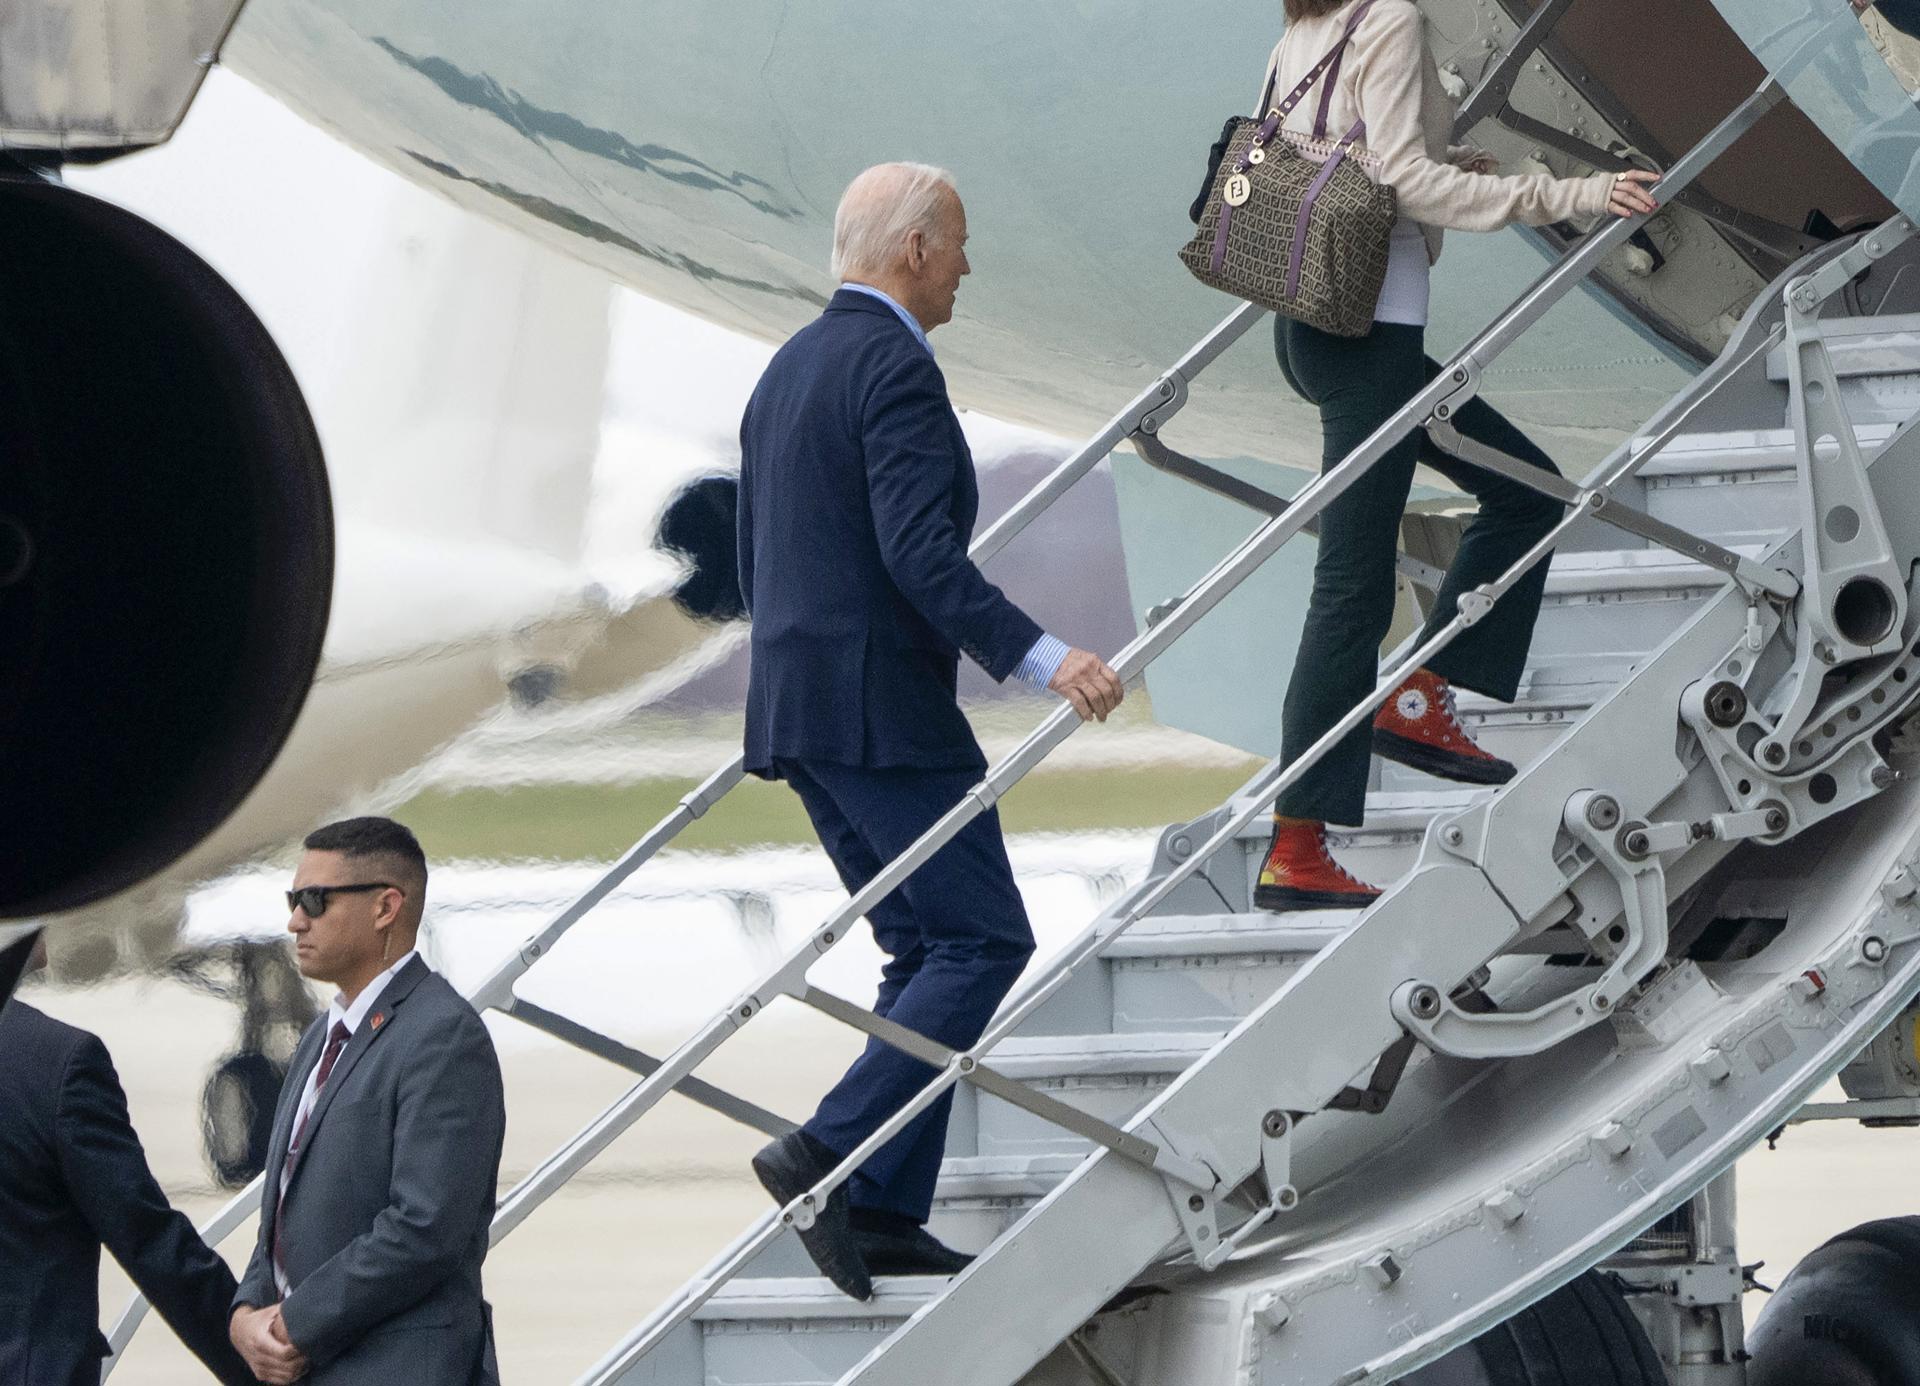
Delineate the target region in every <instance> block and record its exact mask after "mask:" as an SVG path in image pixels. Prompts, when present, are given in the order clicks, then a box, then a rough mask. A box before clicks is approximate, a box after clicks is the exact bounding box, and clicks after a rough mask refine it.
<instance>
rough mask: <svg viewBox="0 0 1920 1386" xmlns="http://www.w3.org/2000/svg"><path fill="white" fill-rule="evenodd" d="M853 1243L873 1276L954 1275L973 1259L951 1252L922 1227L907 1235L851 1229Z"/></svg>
mask: <svg viewBox="0 0 1920 1386" xmlns="http://www.w3.org/2000/svg"><path fill="white" fill-rule="evenodd" d="M853 1244H854V1246H856V1247H857V1248H859V1251H860V1259H861V1260H862V1261H864V1262H865V1263H866V1266H867V1269H868V1270H869V1271H871V1272H873V1273H874V1274H875V1275H958V1274H960V1272H961V1271H963V1270H965V1269H966V1268H967V1267H968V1266H970V1265H972V1264H973V1257H971V1256H969V1255H967V1254H966V1253H965V1252H963V1251H955V1250H954V1249H953V1248H952V1247H950V1246H948V1245H947V1244H946V1243H944V1242H942V1241H940V1240H939V1239H938V1238H937V1237H935V1236H934V1235H933V1234H932V1233H930V1232H928V1231H927V1229H926V1228H924V1227H916V1228H914V1229H913V1231H912V1232H911V1233H900V1232H872V1231H867V1230H864V1229H862V1228H855V1229H854V1232H853Z"/></svg>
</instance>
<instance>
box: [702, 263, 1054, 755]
mask: <svg viewBox="0 0 1920 1386" xmlns="http://www.w3.org/2000/svg"><path fill="white" fill-rule="evenodd" d="M979 510H980V491H979V487H978V485H977V484H976V482H975V480H974V474H973V455H972V453H971V452H969V451H968V449H967V440H966V437H965V435H964V434H962V433H961V431H960V421H959V419H957V418H956V417H955V416H954V412H953V406H952V404H951V403H949V401H948V399H947V382H946V378H945V377H944V376H942V375H941V373H940V368H939V367H938V366H937V365H935V364H934V360H933V357H932V356H931V355H929V354H928V352H927V350H926V348H925V347H923V346H921V345H920V343H919V342H918V341H916V340H915V338H914V335H913V333H912V332H910V331H909V330H908V329H907V325H906V324H905V323H903V322H902V321H900V319H899V317H898V316H897V315H896V314H895V313H894V312H893V310H892V309H891V308H889V307H888V306H887V305H886V304H884V303H882V302H880V301H879V300H878V299H876V298H872V297H870V296H869V295H866V294H860V293H853V292H850V291H848V290H844V289H843V290H841V291H840V292H839V293H837V294H835V295H834V296H833V299H832V301H831V302H829V303H828V304H827V310H826V312H825V313H823V314H822V315H821V316H820V317H819V318H817V319H815V320H814V321H813V322H812V323H810V324H808V325H807V326H806V327H804V328H802V329H801V330H800V331H799V332H798V333H796V334H795V335H794V337H793V339H792V340H791V341H789V342H788V343H787V344H786V345H785V346H783V347H782V348H781V349H780V350H779V351H778V352H777V353H775V355H774V358H773V361H772V363H771V364H770V365H769V366H768V367H767V371H766V374H765V375H763V376H761V378H760V384H759V385H758V386H757V387H756V388H755V390H754V392H753V398H752V399H751V400H750V401H749V402H748V404H747V412H746V417H745V418H744V419H742V421H741V424H740V520H739V524H740V591H741V593H742V595H743V596H744V597H745V599H746V603H747V610H748V613H749V614H750V615H751V616H752V618H753V635H752V652H753V662H752V669H751V672H750V674H749V676H748V682H747V725H746V765H747V769H748V770H750V771H753V772H754V773H756V774H762V775H765V774H768V773H770V772H771V771H772V769H773V762H774V760H775V759H776V758H788V759H793V760H813V761H824V762H826V763H828V764H834V765H856V766H866V767H873V768H882V767H906V766H913V767H921V768H928V769H954V768H979V767H984V766H985V764H986V761H985V759H984V757H982V755H981V754H980V746H979V743H978V742H976V741H975V740H974V738H973V731H972V729H971V728H970V727H968V725H967V720H966V718H965V717H964V716H962V715H961V712H960V706H959V704H958V702H957V701H956V700H955V697H954V680H955V675H956V673H957V672H958V667H959V656H960V654H962V653H964V654H966V655H967V657H968V658H970V659H972V660H973V661H974V662H975V663H977V664H978V665H980V667H981V668H983V669H985V670H986V671H987V673H988V674H990V675H991V676H992V677H993V678H995V679H996V680H1002V681H1004V680H1005V679H1006V678H1007V676H1008V675H1010V674H1011V673H1013V671H1014V670H1015V669H1016V668H1018V667H1019V664H1020V661H1021V660H1022V659H1023V658H1025V656H1026V654H1027V651H1028V650H1030V649H1032V648H1033V644H1034V642H1035V641H1036V640H1038V639H1039V638H1040V636H1041V630H1040V627H1039V626H1038V625H1036V624H1035V623H1034V622H1033V620H1032V619H1031V618H1029V617H1028V616H1027V615H1026V613H1024V612H1023V611H1021V610H1020V609H1019V608H1018V607H1017V606H1015V605H1014V604H1013V603H1012V602H1010V601H1008V600H1007V598H1006V596H1005V595H1004V594H1003V593H1002V592H1001V591H1000V589H999V588H997V587H995V586H994V585H993V584H992V583H990V582H988V581H987V580H986V579H985V578H984V577H982V576H981V575H980V570H979V569H978V568H976V567H975V566H974V564H973V562H972V560H971V559H969V558H968V557H967V544H968V541H969V539H970V538H971V536H972V534H973V524H974V520H975V519H976V518H977V517H978V515H979Z"/></svg>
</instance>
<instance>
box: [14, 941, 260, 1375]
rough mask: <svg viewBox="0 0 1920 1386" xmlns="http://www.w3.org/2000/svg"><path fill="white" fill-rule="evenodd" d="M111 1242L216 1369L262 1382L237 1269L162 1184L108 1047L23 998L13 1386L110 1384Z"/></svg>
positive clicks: (19, 1006) (17, 1081) (17, 1050)
mask: <svg viewBox="0 0 1920 1386" xmlns="http://www.w3.org/2000/svg"><path fill="white" fill-rule="evenodd" d="M34 954H35V955H34V960H33V962H32V963H31V964H30V965H29V966H30V969H32V968H37V967H40V966H44V965H45V962H46V953H45V945H44V943H37V944H36V946H35V950H34ZM102 1243H104V1244H105V1245H106V1248H107V1250H109V1251H111V1252H112V1253H113V1258H114V1260H116V1261H118V1262H119V1263H120V1264H121V1266H123V1267H124V1268H125V1269H126V1272H127V1274H128V1275H129V1276H130V1277H132V1279H133V1283H134V1284H135V1285H136V1286H138V1287H139V1289H140V1292H141V1293H142V1294H144V1295H145V1296H146V1297H147V1298H148V1300H150V1301H151V1302H152V1304H153V1307H154V1308H155V1309H157V1310H159V1311H160V1317H161V1318H163V1319H165V1320H166V1321H167V1324H168V1325H169V1326H170V1327H171V1328H172V1329H173V1331H174V1332H175V1333H177V1334H179V1335H180V1341H182V1342H183V1343H185V1344H186V1345H187V1346H188V1347H189V1348H190V1349H192V1351H193V1353H194V1355H195V1356H197V1357H198V1358H199V1359H200V1360H201V1361H202V1362H204V1363H206V1365H207V1370H208V1371H210V1372H212V1373H213V1375H214V1376H215V1377H216V1378H218V1379H219V1380H221V1381H224V1382H228V1383H230V1386H242V1384H243V1383H245V1384H246V1386H250V1384H251V1383H252V1381H253V1379H254V1378H253V1373H252V1372H251V1371H249V1370H248V1369H247V1364H246V1363H245V1362H243V1361H241V1360H240V1357H239V1355H238V1354H237V1353H235V1352H234V1350H233V1347H232V1345H231V1344H230V1343H228V1341H227V1333H226V1323H227V1305H228V1303H229V1302H230V1301H231V1300H232V1298H233V1272H232V1271H230V1270H228V1269H227V1264H226V1262H224V1261H222V1260H221V1259H220V1257H219V1254H218V1253H216V1252H215V1251H213V1250H212V1249H211V1248H210V1247H208V1246H207V1244H206V1243H205V1242H203V1241H201V1240H200V1236H199V1234H198V1233H196V1232H195V1231H194V1230H193V1224H192V1223H191V1222H189V1221H187V1219H186V1217H185V1216H183V1215H182V1214H180V1213H178V1212H176V1211H174V1209H173V1208H171V1207H169V1206H168V1204H167V1199H166V1195H165V1194H163V1193H162V1192H161V1191H160V1186H159V1185H158V1184H157V1183H155V1182H154V1178H153V1174H152V1172H151V1171H150V1170H149V1169H148V1168H147V1157H146V1153H145V1152H144V1151H143V1150H141V1148H140V1138H139V1137H138V1136H136V1135H134V1133H133V1126H132V1124H131V1122H129V1121H128V1119H127V1099H126V1096H125V1094H124V1093H122V1092H121V1090H120V1080H119V1078H118V1077H117V1076H116V1075H115V1073H114V1071H113V1062H112V1060H111V1059H109V1058H108V1057H107V1050H106V1046H104V1045H103V1044H101V1043H100V1041H99V1039H98V1038H96V1037H95V1036H93V1035H90V1034H88V1033H87V1032H86V1031H85V1030H76V1029H74V1028H73V1027H72V1026H71V1025H62V1024H61V1023H60V1022H59V1021H57V1020H52V1019H49V1018H48V1017H47V1016H45V1015H42V1014H41V1013H40V1012H39V1011H37V1010H35V1009H34V1008H33V1007H32V1006H29V1005H27V1004H26V1003H25V1002H23V1001H21V1000H19V999H18V998H17V997H16V998H15V999H13V1000H11V1001H8V1002H7V1003H6V1004H5V1006H4V1007H0V1386H100V1362H101V1359H102V1358H104V1357H105V1356H106V1355H107V1340H106V1339H105V1338H104V1337H102V1336H101V1334H100V1288H99V1287H100V1247H101V1245H102Z"/></svg>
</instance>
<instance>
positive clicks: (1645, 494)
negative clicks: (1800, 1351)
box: [1637, 423, 1894, 544]
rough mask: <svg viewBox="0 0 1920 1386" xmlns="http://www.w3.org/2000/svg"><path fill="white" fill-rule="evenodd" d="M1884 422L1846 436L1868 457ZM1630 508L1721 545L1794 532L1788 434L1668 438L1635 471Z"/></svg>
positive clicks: (1886, 428)
mask: <svg viewBox="0 0 1920 1386" xmlns="http://www.w3.org/2000/svg"><path fill="white" fill-rule="evenodd" d="M1893 432H1894V425H1892V424H1890V423H1863V424H1860V425H1858V426H1857V427H1856V428H1855V429H1854V436H1855V438H1856V440H1857V441H1858V443H1859V445H1860V447H1861V448H1862V449H1863V450H1865V451H1866V452H1867V454H1868V455H1869V456H1871V455H1872V454H1873V453H1874V452H1876V451H1878V450H1879V449H1880V447H1881V446H1883V445H1884V444H1885V443H1886V441H1887V439H1889V438H1890V437H1892V436H1893ZM1640 487H1641V496H1640V499H1639V501H1638V502H1637V503H1638V504H1639V505H1640V506H1641V508H1643V509H1645V510H1646V511H1647V513H1648V514H1650V515H1652V516H1653V517H1654V518H1655V519H1658V520H1665V521H1667V522H1668V523H1669V524H1675V525H1679V526H1680V527H1681V528H1683V529H1688V530H1692V531H1693V532H1695V533H1698V534H1704V535H1706V536H1707V537H1709V538H1712V539H1717V540H1718V541H1719V542H1721V543H1723V544H1742V543H1755V542H1763V541H1767V540H1770V539H1772V538H1774V537H1776V536H1778V535H1780V534H1782V533H1785V532H1787V531H1790V530H1792V529H1794V528H1795V527H1797V525H1798V523H1799V517H1798V513H1797V509H1796V507H1797V505H1798V495H1797V492H1796V487H1795V482H1794V442H1793V431H1792V430H1791V429H1787V428H1767V429H1754V430H1744V431H1740V432H1731V433H1696V434H1689V435H1687V436H1684V437H1680V438H1676V439H1674V440H1673V442H1671V443H1669V444H1668V445H1667V446H1666V447H1665V448H1664V449H1662V451H1661V452H1660V454H1659V455H1658V456H1656V457H1654V458H1651V459H1650V460H1649V461H1648V462H1647V463H1646V465H1645V466H1644V467H1643V468H1642V469H1641V472H1640Z"/></svg>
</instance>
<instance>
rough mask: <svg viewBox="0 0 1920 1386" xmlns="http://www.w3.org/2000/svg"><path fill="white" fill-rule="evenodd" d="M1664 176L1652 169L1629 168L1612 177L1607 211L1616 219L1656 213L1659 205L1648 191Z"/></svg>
mask: <svg viewBox="0 0 1920 1386" xmlns="http://www.w3.org/2000/svg"><path fill="white" fill-rule="evenodd" d="M1664 176H1665V175H1664V174H1661V173H1657V172H1655V171H1654V170H1652V169H1645V168H1630V169H1625V170H1623V171H1621V172H1619V173H1616V174H1614V175H1613V187H1612V189H1611V190H1609V192H1608V193H1607V210H1608V211H1609V212H1612V213H1613V214H1614V215H1615V216H1617V217H1637V216H1639V215H1640V214H1641V213H1643V212H1656V211H1658V210H1659V209H1660V204H1659V203H1658V202H1655V201H1654V200H1653V194H1652V193H1651V192H1649V191H1648V189H1649V188H1651V187H1652V186H1653V185H1654V184H1655V183H1658V182H1659V181H1660V180H1661V178H1663V177H1664Z"/></svg>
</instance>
